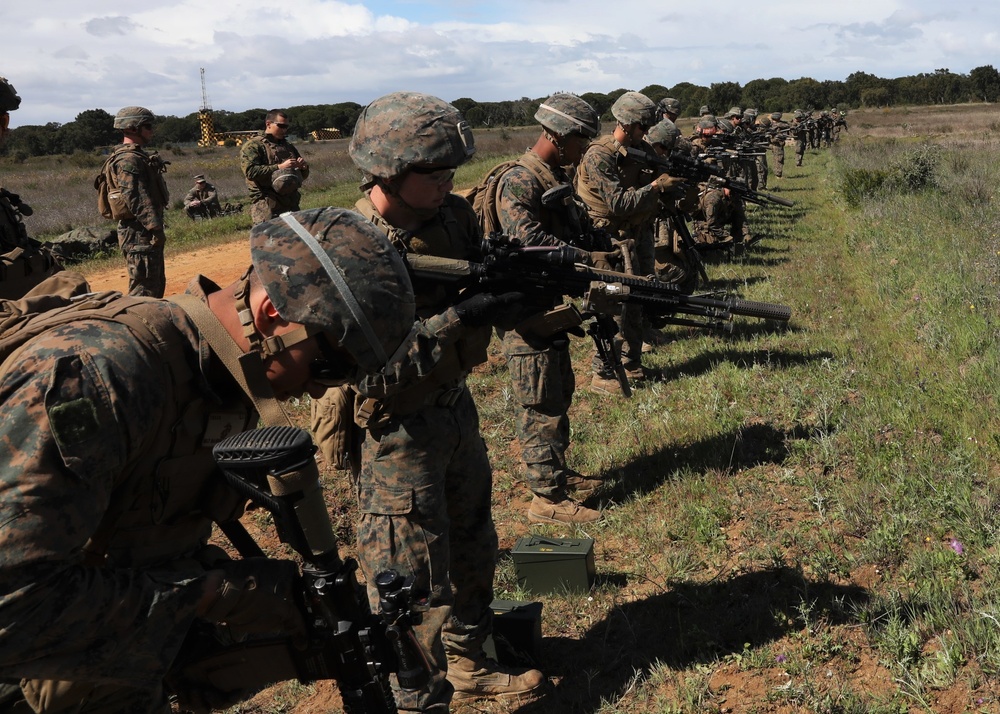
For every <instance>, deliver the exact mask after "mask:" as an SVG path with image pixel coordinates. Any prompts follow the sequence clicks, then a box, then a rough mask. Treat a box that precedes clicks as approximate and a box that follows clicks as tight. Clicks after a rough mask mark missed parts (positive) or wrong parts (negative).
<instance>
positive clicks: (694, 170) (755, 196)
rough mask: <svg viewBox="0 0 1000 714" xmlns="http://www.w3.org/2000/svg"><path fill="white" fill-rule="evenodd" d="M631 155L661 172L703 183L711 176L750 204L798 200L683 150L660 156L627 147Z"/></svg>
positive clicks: (717, 183) (792, 203) (718, 184)
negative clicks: (766, 190)
mask: <svg viewBox="0 0 1000 714" xmlns="http://www.w3.org/2000/svg"><path fill="white" fill-rule="evenodd" d="M626 151H628V155H629V156H630V157H632V158H633V159H635V160H636V161H640V162H643V163H645V164H646V165H647V166H652V167H656V168H657V169H659V170H660V171H662V172H664V173H667V174H670V175H671V176H676V177H677V178H682V179H685V180H687V181H692V182H694V183H702V182H704V181H708V180H710V179H712V180H714V182H715V184H716V185H717V186H719V187H720V188H728V189H729V191H730V192H731V193H732V194H734V195H735V196H737V197H738V198H740V199H742V200H743V201H746V202H747V203H755V204H757V205H763V204H765V203H776V204H778V205H779V206H786V207H789V208H790V207H792V206H794V205H795V203H794V202H792V201H789V200H788V199H787V198H782V197H781V196H775V195H774V194H773V193H764V192H763V191H754V190H753V189H752V188H750V186H749V185H748V184H747V182H746V181H744V180H743V179H738V178H731V177H728V176H726V172H725V171H724V170H723V169H722V168H721V167H719V166H713V165H712V164H710V163H708V162H706V161H702V160H700V159H696V158H694V157H693V156H689V155H687V154H684V153H682V152H678V151H675V152H673V153H672V154H670V155H669V156H660V155H658V154H656V153H653V152H651V151H644V150H643V149H637V148H635V147H629V148H628V149H626Z"/></svg>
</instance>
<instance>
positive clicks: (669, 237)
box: [653, 216, 698, 293]
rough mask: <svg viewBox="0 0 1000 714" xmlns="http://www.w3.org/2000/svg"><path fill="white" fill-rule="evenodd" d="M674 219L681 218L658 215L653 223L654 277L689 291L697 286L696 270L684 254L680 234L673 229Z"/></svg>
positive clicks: (692, 290)
mask: <svg viewBox="0 0 1000 714" xmlns="http://www.w3.org/2000/svg"><path fill="white" fill-rule="evenodd" d="M675 220H683V218H676V217H674V216H659V217H657V219H656V222H655V223H654V224H653V233H654V235H655V236H656V244H655V245H656V248H655V252H654V257H655V259H656V277H657V279H658V280H660V281H662V282H664V283H675V284H676V285H677V287H678V288H679V289H680V290H682V291H684V292H686V293H691V292H694V290H695V288H697V287H698V272H697V271H696V270H695V269H694V267H693V266H692V265H690V264H689V263H688V261H687V259H686V258H685V256H684V249H683V247H682V244H681V240H680V236H679V235H678V234H677V231H676V230H675V229H674V225H673V222H674V221H675Z"/></svg>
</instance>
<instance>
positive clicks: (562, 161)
mask: <svg viewBox="0 0 1000 714" xmlns="http://www.w3.org/2000/svg"><path fill="white" fill-rule="evenodd" d="M542 134H543V135H544V136H545V138H546V139H548V140H549V142H551V144H552V145H553V146H554V147H556V151H558V152H559V165H560V166H565V165H566V164H567V163H569V162H568V161H567V160H566V152H565V150H564V149H563V145H562V141H560V139H561V137H560V136H559V135H558V134H553V133H552V132H551V131H549V130H548V129H546V128H545V127H542Z"/></svg>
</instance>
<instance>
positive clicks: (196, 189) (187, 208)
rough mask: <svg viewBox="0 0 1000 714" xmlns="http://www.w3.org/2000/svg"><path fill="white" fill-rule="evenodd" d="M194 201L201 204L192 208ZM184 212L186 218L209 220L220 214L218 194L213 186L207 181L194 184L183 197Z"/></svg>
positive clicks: (220, 207)
mask: <svg viewBox="0 0 1000 714" xmlns="http://www.w3.org/2000/svg"><path fill="white" fill-rule="evenodd" d="M194 201H201V203H200V204H199V205H197V206H192V205H191V204H192V203H193V202H194ZM184 212H185V213H187V215H188V218H194V217H195V216H200V217H202V218H211V217H213V216H217V215H219V214H220V213H222V206H221V205H219V192H218V191H216V189H215V186H213V185H212V184H210V183H208V181H205V182H203V183H196V184H195V185H194V186H193V187H192V188H191V190H190V191H188V192H187V195H186V196H184Z"/></svg>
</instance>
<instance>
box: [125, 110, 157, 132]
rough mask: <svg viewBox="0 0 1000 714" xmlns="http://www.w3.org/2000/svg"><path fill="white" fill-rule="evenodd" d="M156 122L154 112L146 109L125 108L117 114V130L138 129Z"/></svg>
mask: <svg viewBox="0 0 1000 714" xmlns="http://www.w3.org/2000/svg"><path fill="white" fill-rule="evenodd" d="M154 121H156V117H155V116H154V115H153V112H151V111H149V110H148V109H146V108H145V107H124V108H122V109H119V110H118V113H117V114H115V129H138V128H139V127H140V126H142V125H143V124H152V123H153V122H154Z"/></svg>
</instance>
